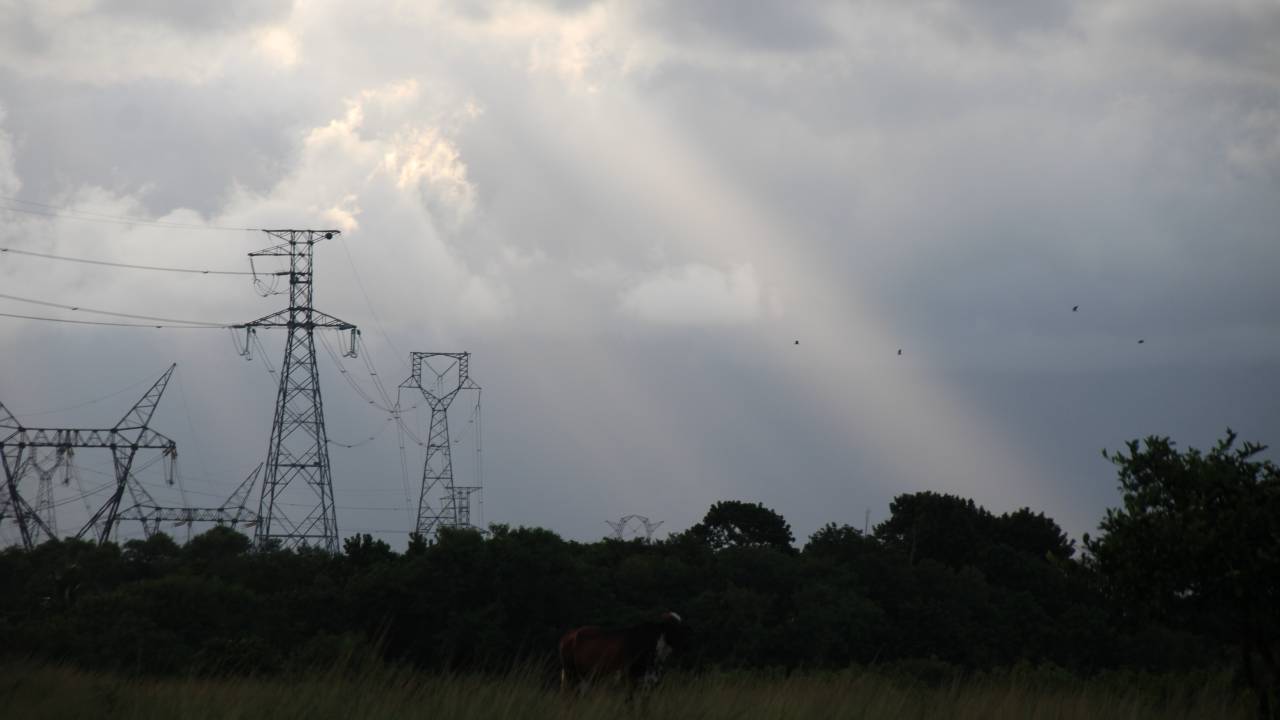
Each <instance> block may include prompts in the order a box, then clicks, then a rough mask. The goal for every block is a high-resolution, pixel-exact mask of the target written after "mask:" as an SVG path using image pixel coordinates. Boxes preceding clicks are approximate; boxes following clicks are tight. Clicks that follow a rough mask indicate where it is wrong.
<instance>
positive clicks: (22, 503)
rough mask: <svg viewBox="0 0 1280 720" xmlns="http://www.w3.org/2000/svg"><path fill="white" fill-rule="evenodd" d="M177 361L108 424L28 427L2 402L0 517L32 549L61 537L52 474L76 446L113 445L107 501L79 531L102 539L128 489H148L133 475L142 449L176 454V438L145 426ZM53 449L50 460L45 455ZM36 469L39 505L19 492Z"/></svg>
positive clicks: (169, 475)
mask: <svg viewBox="0 0 1280 720" xmlns="http://www.w3.org/2000/svg"><path fill="white" fill-rule="evenodd" d="M176 367H177V365H170V366H169V369H168V370H166V371H165V373H164V375H161V376H160V379H159V380H157V381H156V382H155V384H154V385H152V386H151V389H149V390H147V392H146V393H145V394H144V395H143V396H142V399H141V400H139V401H138V402H137V403H135V404H134V406H133V407H132V408H130V409H129V412H127V413H125V415H124V417H123V418H121V420H120V422H118V423H116V424H115V425H114V426H112V427H110V428H105V429H78V428H29V427H24V426H23V425H22V423H20V422H18V420H17V418H15V417H14V416H13V413H11V412H9V410H8V409H7V408H5V406H4V404H3V403H0V465H3V466H4V481H5V495H6V497H5V502H4V505H3V506H2V507H0V521H3V520H4V519H6V518H8V517H12V518H13V519H14V521H15V522H16V523H17V525H18V532H19V534H20V535H21V536H22V544H23V545H24V546H25V547H27V548H28V549H30V548H32V547H35V545H36V544H37V543H39V542H40V540H41V539H42V538H43V539H53V538H56V537H58V530H57V523H56V522H55V521H54V515H53V508H54V503H53V475H54V473H55V472H56V471H57V469H58V468H59V467H63V466H67V465H69V463H70V456H71V453H72V449H73V448H102V449H109V450H111V459H112V464H113V466H114V469H115V482H114V485H113V486H112V492H111V495H110V496H109V497H108V498H107V500H106V502H104V503H103V504H102V506H101V507H99V508H98V510H97V511H96V512H94V513H92V516H91V517H90V518H89V521H88V522H86V523H85V524H84V526H82V527H81V528H80V530H79V531H78V532H77V533H76V534H75V537H76V538H82V537H85V536H87V535H89V534H90V533H92V534H93V536H94V537H96V539H97V541H98V542H99V543H100V544H101V543H104V542H106V541H107V540H109V539H110V538H111V533H112V531H113V530H114V529H115V527H116V523H117V521H118V520H119V519H120V501H121V500H122V499H123V498H124V494H125V492H126V491H127V492H129V494H130V495H131V496H132V497H133V498H134V500H135V502H136V500H137V497H138V495H139V493H145V492H146V491H145V490H144V489H143V488H142V486H141V485H140V484H139V483H138V482H136V481H135V480H134V478H133V477H132V475H131V472H132V470H133V464H134V459H135V458H136V457H137V455H138V451H139V450H159V451H160V452H161V453H162V455H163V457H164V458H168V459H170V460H172V459H173V458H176V457H177V454H178V446H177V443H175V442H174V441H172V440H170V439H169V438H167V437H165V436H164V435H161V434H160V433H158V432H156V431H154V430H152V429H150V428H148V427H147V425H148V424H149V423H150V422H151V416H152V415H153V414H155V411H156V406H157V405H158V404H159V403H160V396H161V395H162V394H163V393H164V389H165V386H166V385H168V384H169V377H170V376H172V375H173V370H174V368H176ZM50 452H52V453H53V458H52V461H50V459H49V458H48V457H45V458H43V459H42V458H41V455H46V456H47V454H48V453H50ZM28 471H32V472H34V473H35V475H36V476H37V487H36V504H35V506H34V507H33V506H32V505H31V504H30V503H29V502H27V500H26V498H25V497H24V496H23V494H22V491H21V483H22V479H23V476H24V475H26V474H27V472H28ZM166 479H167V481H168V482H169V484H173V466H172V464H170V465H169V466H168V473H167V478H166Z"/></svg>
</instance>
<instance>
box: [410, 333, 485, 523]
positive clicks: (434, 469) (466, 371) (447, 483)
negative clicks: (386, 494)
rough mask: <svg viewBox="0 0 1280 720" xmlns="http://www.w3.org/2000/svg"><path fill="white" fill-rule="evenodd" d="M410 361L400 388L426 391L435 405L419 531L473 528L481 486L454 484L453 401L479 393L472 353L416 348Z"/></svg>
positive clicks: (431, 406) (432, 407) (419, 517)
mask: <svg viewBox="0 0 1280 720" xmlns="http://www.w3.org/2000/svg"><path fill="white" fill-rule="evenodd" d="M409 360H410V363H411V366H412V367H411V373H412V374H411V375H410V376H409V378H408V379H407V380H405V381H404V382H403V383H401V384H400V387H401V388H411V389H416V390H418V391H419V392H421V393H422V396H423V397H424V398H426V401H427V405H428V406H430V408H431V430H430V432H429V433H428V436H427V457H426V460H425V461H424V462H423V466H422V490H421V493H420V494H419V496H418V520H417V522H416V523H415V525H414V532H416V533H417V534H418V535H420V536H422V537H423V538H426V539H431V540H434V539H435V537H436V535H437V534H438V533H439V531H440V528H442V527H451V528H468V527H472V525H471V496H472V494H474V493H476V492H478V491H480V489H481V488H480V486H479V485H457V484H455V483H454V478H453V451H452V445H451V443H450V441H449V404H450V403H452V402H453V399H454V398H455V397H457V396H458V393H460V392H462V391H463V390H475V391H477V393H478V392H479V391H480V386H479V385H477V384H476V382H475V381H474V380H472V379H471V374H470V365H471V353H465V352H463V353H433V352H414V353H409ZM424 368H425V372H424ZM477 407H479V403H478V401H477Z"/></svg>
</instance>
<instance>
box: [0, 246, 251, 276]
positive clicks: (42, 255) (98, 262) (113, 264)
mask: <svg viewBox="0 0 1280 720" xmlns="http://www.w3.org/2000/svg"><path fill="white" fill-rule="evenodd" d="M0 253H11V254H13V255H30V256H32V257H39V258H46V259H49V260H64V261H66V262H76V263H85V264H86V265H106V266H108V267H119V268H130V269H133V270H162V271H164V272H179V273H191V274H193V275H254V274H255V273H252V272H243V271H240V270H203V269H200V268H176V267H161V266H158V265H136V264H134V263H118V262H108V261H106V260H90V259H88V258H73V257H66V256H64V255H51V254H48V253H38V252H32V251H30V250H19V249H17V248H8V247H0Z"/></svg>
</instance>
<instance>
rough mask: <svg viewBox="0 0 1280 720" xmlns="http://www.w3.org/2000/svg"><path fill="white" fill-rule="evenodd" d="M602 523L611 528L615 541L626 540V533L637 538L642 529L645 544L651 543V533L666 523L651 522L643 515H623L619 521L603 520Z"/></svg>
mask: <svg viewBox="0 0 1280 720" xmlns="http://www.w3.org/2000/svg"><path fill="white" fill-rule="evenodd" d="M604 522H605V524H606V525H608V526H609V527H611V528H613V537H614V538H615V539H617V540H626V539H627V537H626V535H627V533H628V532H632V533H633V534H635V535H636V536H637V537H638V536H639V533H640V532H641V530H640V528H643V531H644V540H645V542H651V541H652V540H653V531H654V530H657V529H658V526H659V525H661V524H662V523H664V522H666V521H665V520H659V521H658V522H652V521H650V520H649V518H647V517H645V516H644V515H623V516H622V518H621V519H619V520H616V521H614V520H605V521H604ZM637 524H639V525H640V528H636V527H635V526H636V525H637Z"/></svg>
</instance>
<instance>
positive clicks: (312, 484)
mask: <svg viewBox="0 0 1280 720" xmlns="http://www.w3.org/2000/svg"><path fill="white" fill-rule="evenodd" d="M263 232H265V233H267V234H268V235H270V236H272V237H274V238H276V239H278V240H281V241H282V242H281V243H279V244H277V245H273V246H272V247H269V248H266V249H265V250H258V251H257V252H251V253H249V258H250V262H251V263H252V261H253V258H260V257H283V258H288V259H289V269H288V270H283V271H280V272H277V273H275V274H276V275H287V276H288V277H289V307H288V308H286V309H284V310H280V311H278V312H274V313H272V314H270V315H267V316H266V317H262V318H259V319H257V320H254V321H253V322H249V323H245V324H243V325H236V326H235V327H238V328H245V334H246V338H245V352H247V351H248V347H249V336H250V335H252V334H253V333H254V332H255V331H256V330H257V328H287V329H288V331H289V336H288V339H287V340H286V341H285V348H284V362H282V363H281V365H280V388H279V392H278V393H277V395H276V411H275V419H274V420H273V421H272V425H271V440H270V441H269V443H268V445H267V462H266V473H265V474H264V476H263V480H262V494H261V496H260V499H259V501H258V524H257V526H256V528H255V531H254V540H255V542H256V543H257V545H258V547H260V548H266V547H270V546H273V545H276V544H278V545H279V546H280V547H284V548H296V547H300V546H314V547H321V548H324V549H325V550H327V551H329V552H331V553H336V552H338V516H337V512H336V510H335V508H334V505H333V478H332V476H331V475H330V471H329V440H328V436H327V435H326V434H325V429H324V406H323V404H322V403H321V401H320V376H319V374H318V373H317V371H316V341H315V335H314V331H315V329H316V328H331V329H335V330H347V331H349V332H350V334H351V343H350V347H349V349H348V350H346V351H345V352H344V353H343V354H344V355H345V356H347V357H355V354H356V339H357V338H358V337H359V330H357V329H356V326H355V325H352V324H351V323H348V322H345V321H343V320H339V319H338V318H335V317H333V316H332V315H327V314H325V313H322V312H320V311H319V310H316V309H315V308H313V307H312V306H311V301H312V290H313V275H312V267H313V257H312V256H313V251H314V246H315V244H316V243H317V242H319V241H320V240H321V239H326V240H327V239H331V238H333V236H334V235H337V234H338V231H337V230H264V231H263ZM286 507H290V508H292V507H299V508H300V510H290V511H288V512H286V509H285V508H286ZM302 510H305V514H301V513H302ZM291 515H292V517H291ZM299 515H301V520H294V519H293V518H295V517H299Z"/></svg>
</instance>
